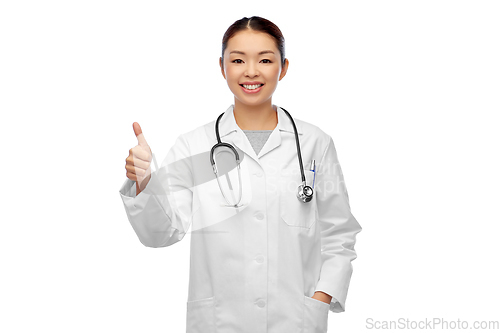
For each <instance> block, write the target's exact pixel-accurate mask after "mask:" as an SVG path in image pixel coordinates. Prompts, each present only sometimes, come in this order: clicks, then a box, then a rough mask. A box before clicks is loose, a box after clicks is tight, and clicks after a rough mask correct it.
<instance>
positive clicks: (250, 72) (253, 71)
mask: <svg viewBox="0 0 500 333" xmlns="http://www.w3.org/2000/svg"><path fill="white" fill-rule="evenodd" d="M245 75H246V76H249V77H254V76H257V75H259V72H258V70H257V66H256V65H255V64H253V63H252V62H250V63H249V64H248V65H247V68H246V72H245Z"/></svg>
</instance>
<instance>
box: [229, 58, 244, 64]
mask: <svg viewBox="0 0 500 333" xmlns="http://www.w3.org/2000/svg"><path fill="white" fill-rule="evenodd" d="M235 61H242V60H241V59H234V60H233V61H231V62H235ZM237 64H239V62H237Z"/></svg>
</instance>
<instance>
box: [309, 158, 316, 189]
mask: <svg viewBox="0 0 500 333" xmlns="http://www.w3.org/2000/svg"><path fill="white" fill-rule="evenodd" d="M309 171H312V172H313V173H314V175H313V182H312V186H311V187H312V188H314V181H315V180H316V160H311V167H310V168H309Z"/></svg>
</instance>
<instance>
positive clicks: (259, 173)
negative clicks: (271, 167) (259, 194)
mask: <svg viewBox="0 0 500 333" xmlns="http://www.w3.org/2000/svg"><path fill="white" fill-rule="evenodd" d="M254 175H256V176H257V177H262V172H260V171H257V172H256V173H254Z"/></svg>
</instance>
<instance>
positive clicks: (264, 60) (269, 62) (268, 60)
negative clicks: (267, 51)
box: [262, 59, 272, 64]
mask: <svg viewBox="0 0 500 333" xmlns="http://www.w3.org/2000/svg"><path fill="white" fill-rule="evenodd" d="M262 61H269V62H267V64H270V63H272V61H271V60H269V59H262Z"/></svg>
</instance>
